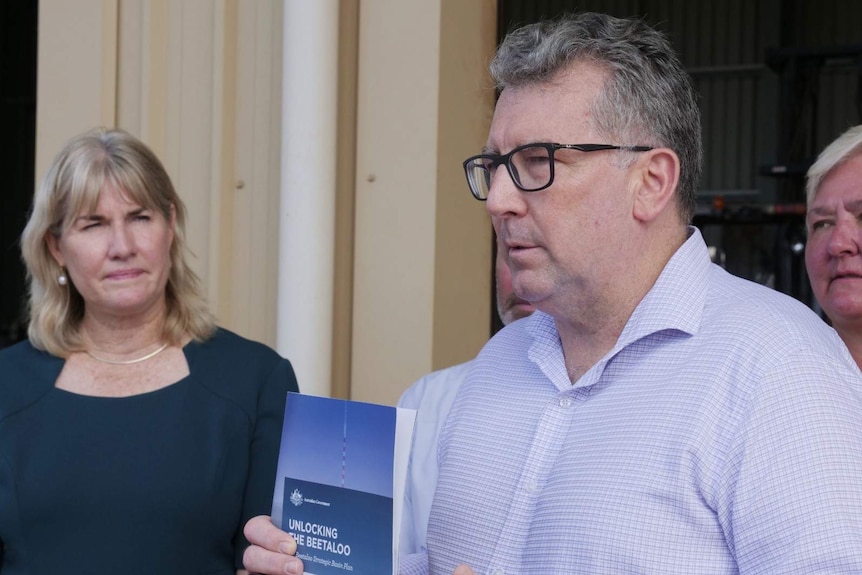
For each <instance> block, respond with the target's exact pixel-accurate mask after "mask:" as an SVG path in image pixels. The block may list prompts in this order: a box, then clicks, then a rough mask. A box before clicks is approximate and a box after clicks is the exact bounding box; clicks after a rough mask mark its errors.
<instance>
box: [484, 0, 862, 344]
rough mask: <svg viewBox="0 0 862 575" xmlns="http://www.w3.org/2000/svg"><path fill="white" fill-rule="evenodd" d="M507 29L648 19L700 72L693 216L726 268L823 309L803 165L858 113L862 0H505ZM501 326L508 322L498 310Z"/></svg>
mask: <svg viewBox="0 0 862 575" xmlns="http://www.w3.org/2000/svg"><path fill="white" fill-rule="evenodd" d="M499 6H500V10H499V22H498V29H499V32H500V39H502V37H503V36H504V35H505V33H506V32H507V31H508V30H511V29H512V28H515V27H518V26H520V25H523V24H525V23H529V22H535V21H537V20H540V19H542V18H547V17H554V16H557V15H559V14H561V13H564V12H572V11H595V12H605V13H608V14H612V15H614V16H619V17H630V16H639V17H642V18H643V19H644V20H646V21H647V22H649V23H650V24H651V25H653V26H655V27H656V28H658V29H660V30H662V31H663V32H665V33H666V34H667V35H668V36H669V38H670V39H671V41H672V42H673V44H674V47H675V48H676V50H677V52H678V53H679V55H680V58H681V60H682V62H683V64H684V65H685V66H686V68H687V70H688V71H689V73H690V74H691V76H692V79H693V81H694V86H695V88H696V90H697V92H698V94H699V96H700V101H699V104H700V109H701V113H702V117H703V138H704V152H705V154H704V160H705V166H704V175H703V180H702V181H701V185H700V190H699V192H698V209H697V215H696V216H695V220H694V224H695V225H696V226H698V227H699V228H700V229H701V230H702V231H703V234H704V238H705V239H706V241H707V244H709V245H710V248H711V251H713V252H714V254H715V256H714V258H713V260H714V261H716V263H720V264H721V265H723V266H724V267H725V268H727V270H728V271H730V272H732V273H734V274H736V275H739V276H742V277H746V278H749V279H751V280H754V281H757V282H759V283H762V284H765V285H768V286H771V287H773V288H775V289H777V290H780V291H783V292H785V293H788V294H790V295H792V296H793V297H796V298H797V299H799V300H801V301H803V302H805V303H806V304H808V305H809V306H811V307H812V308H814V309H815V311H818V312H820V310H819V308H818V306H817V303H816V301H815V300H814V297H813V295H812V293H811V288H810V286H809V283H808V277H807V275H806V273H805V261H804V247H805V225H804V222H805V178H804V176H805V172H806V171H807V169H808V167H809V166H810V165H811V163H812V162H813V161H814V159H815V158H816V156H817V153H818V152H819V151H820V150H821V149H822V148H823V147H825V146H826V145H827V144H828V143H829V142H831V141H832V140H833V139H834V138H835V137H837V136H838V135H839V134H841V133H842V132H843V131H844V130H846V129H847V128H849V127H850V126H853V125H855V124H858V123H859V122H860V107H862V92H860V81H862V2H855V1H853V0H817V1H814V0H786V1H782V0H582V1H579V2H575V1H566V0H534V1H532V2H525V1H521V0H501V1H500V3H499ZM492 316H493V317H494V318H495V319H494V322H495V323H494V326H493V329H494V330H496V329H497V328H499V319H497V317H496V313H495V314H492Z"/></svg>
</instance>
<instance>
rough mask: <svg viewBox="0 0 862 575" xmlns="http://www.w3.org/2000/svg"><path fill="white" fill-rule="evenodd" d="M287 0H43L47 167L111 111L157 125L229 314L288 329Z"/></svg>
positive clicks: (213, 289) (228, 321) (158, 146)
mask: <svg viewBox="0 0 862 575" xmlns="http://www.w3.org/2000/svg"><path fill="white" fill-rule="evenodd" d="M281 9H282V2H281V0H255V1H254V2H241V1H239V0H183V1H182V2H174V1H170V0H76V1H75V2H67V1H66V0H42V1H41V2H40V11H39V33H40V34H39V77H38V104H37V108H38V110H37V125H38V132H37V178H38V177H41V176H42V174H44V172H45V170H46V169H47V165H48V163H49V162H50V160H51V158H52V157H53V155H54V154H55V153H56V152H57V151H58V150H59V148H60V147H61V146H62V144H63V142H65V141H66V140H67V139H68V138H70V137H71V136H72V135H74V134H76V133H78V132H81V131H83V130H85V129H88V128H91V127H94V126H97V125H105V126H109V127H120V128H123V129H126V130H128V131H130V132H132V133H133V134H135V135H137V136H138V137H140V138H141V139H143V140H144V141H145V142H147V144H148V145H149V146H150V147H152V148H153V150H155V152H156V153H157V154H158V155H159V157H160V158H161V159H162V161H163V163H164V164H165V168H166V169H167V170H168V172H169V173H170V175H171V178H172V179H173V181H174V184H175V186H176V187H177V190H178V192H179V194H180V196H181V197H182V198H183V200H184V201H185V202H186V204H187V207H188V209H189V215H190V217H189V224H188V230H187V239H188V244H189V247H190V248H191V250H192V252H193V253H194V254H195V256H196V257H195V259H194V261H193V265H194V267H195V270H196V271H197V273H198V274H199V275H200V276H201V278H202V279H203V280H204V284H205V286H206V290H207V294H208V297H209V299H210V302H211V304H212V307H213V309H214V311H215V312H216V313H217V315H218V317H219V319H220V322H221V324H222V325H224V326H225V327H228V328H230V329H233V330H235V331H237V332H239V333H241V334H243V335H246V336H248V337H251V338H253V339H257V340H261V341H264V342H266V343H268V344H270V345H274V343H275V314H274V306H275V296H276V289H277V275H276V269H277V265H276V262H277V257H278V255H277V237H278V219H277V217H278V185H279V181H278V174H279V170H278V164H279V143H280V127H279V121H280V112H279V110H280V90H281Z"/></svg>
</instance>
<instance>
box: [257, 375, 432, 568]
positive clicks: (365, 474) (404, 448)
mask: <svg viewBox="0 0 862 575" xmlns="http://www.w3.org/2000/svg"><path fill="white" fill-rule="evenodd" d="M415 417H416V412H415V411H414V410H412V409H402V408H396V407H389V406H385V405H376V404H372V403H362V402H358V401H350V400H344V399H331V398H326V397H316V396H312V395H303V394H299V393H293V392H291V393H289V394H288V397H287V402H286V404H285V409H284V428H283V430H282V435H281V449H280V452H279V457H278V471H277V474H276V482H275V492H274V495H273V502H272V520H273V522H274V523H275V524H276V525H278V526H279V527H280V528H281V529H282V530H284V531H287V532H288V533H290V534H291V535H293V537H294V539H296V542H297V553H296V556H297V557H299V558H300V559H302V561H303V563H304V564H305V573H306V574H308V575H344V574H347V573H354V574H355V575H363V574H371V575H377V574H385V573H392V574H393V575H394V574H395V573H397V570H398V538H399V537H398V536H399V533H400V526H401V511H402V505H403V502H404V483H405V480H406V475H407V462H408V458H409V454H410V443H411V439H412V436H413V422H414V420H415Z"/></svg>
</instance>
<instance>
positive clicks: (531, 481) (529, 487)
mask: <svg viewBox="0 0 862 575" xmlns="http://www.w3.org/2000/svg"><path fill="white" fill-rule="evenodd" d="M537 487H538V485H537V484H536V481H535V480H534V479H528V480H527V483H526V484H525V485H524V489H526V490H527V493H533V492H534V491H535V490H536V488H537Z"/></svg>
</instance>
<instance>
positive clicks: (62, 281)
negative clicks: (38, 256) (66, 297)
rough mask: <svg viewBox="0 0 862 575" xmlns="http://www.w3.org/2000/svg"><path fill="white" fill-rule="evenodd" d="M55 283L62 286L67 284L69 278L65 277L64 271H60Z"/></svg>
mask: <svg viewBox="0 0 862 575" xmlns="http://www.w3.org/2000/svg"><path fill="white" fill-rule="evenodd" d="M57 283H58V284H60V285H61V286H64V285H66V284H68V283H69V278H67V277H66V270H61V271H60V276H59V277H58V278H57Z"/></svg>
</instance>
